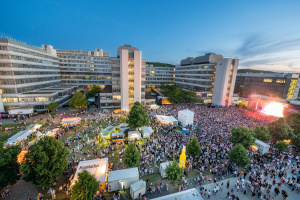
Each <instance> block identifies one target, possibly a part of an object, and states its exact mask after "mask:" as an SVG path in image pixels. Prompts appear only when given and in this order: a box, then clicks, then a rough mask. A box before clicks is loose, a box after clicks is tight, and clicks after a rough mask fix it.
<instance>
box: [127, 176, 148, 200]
mask: <svg viewBox="0 0 300 200" xmlns="http://www.w3.org/2000/svg"><path fill="white" fill-rule="evenodd" d="M145 193H146V182H145V181H143V180H139V181H138V182H135V183H133V184H131V185H130V195H131V198H132V199H138V198H139V195H144V194H145Z"/></svg>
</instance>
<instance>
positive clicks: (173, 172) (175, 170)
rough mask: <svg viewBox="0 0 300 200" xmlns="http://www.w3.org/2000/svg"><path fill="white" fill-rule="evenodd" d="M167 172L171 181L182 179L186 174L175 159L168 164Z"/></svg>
mask: <svg viewBox="0 0 300 200" xmlns="http://www.w3.org/2000/svg"><path fill="white" fill-rule="evenodd" d="M165 172H166V177H167V179H168V180H171V181H180V179H181V177H183V176H184V175H183V174H182V170H181V169H180V167H179V165H178V162H177V161H176V160H175V159H173V161H172V162H170V163H169V164H168V165H167V168H166V169H165Z"/></svg>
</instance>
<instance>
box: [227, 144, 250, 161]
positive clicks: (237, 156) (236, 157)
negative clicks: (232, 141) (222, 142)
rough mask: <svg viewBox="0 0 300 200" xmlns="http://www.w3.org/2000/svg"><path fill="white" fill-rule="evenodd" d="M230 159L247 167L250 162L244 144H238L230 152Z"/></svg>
mask: <svg viewBox="0 0 300 200" xmlns="http://www.w3.org/2000/svg"><path fill="white" fill-rule="evenodd" d="M228 156H229V159H230V160H231V161H232V162H234V163H235V164H237V165H238V166H241V167H245V166H246V165H248V164H250V159H249V158H248V155H247V151H246V149H245V148H244V147H243V145H242V144H237V145H236V146H234V147H233V148H232V149H231V150H230V151H229V153H228Z"/></svg>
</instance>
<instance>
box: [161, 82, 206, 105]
mask: <svg viewBox="0 0 300 200" xmlns="http://www.w3.org/2000/svg"><path fill="white" fill-rule="evenodd" d="M160 88H161V90H163V92H164V94H165V95H166V96H167V97H168V99H169V101H170V102H172V103H196V102H201V100H202V99H201V97H198V96H197V95H196V93H195V92H193V91H185V90H183V89H181V88H180V87H177V86H175V85H161V86H160Z"/></svg>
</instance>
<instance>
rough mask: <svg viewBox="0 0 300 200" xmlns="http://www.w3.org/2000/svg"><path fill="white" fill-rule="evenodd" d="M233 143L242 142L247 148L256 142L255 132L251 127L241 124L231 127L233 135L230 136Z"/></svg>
mask: <svg viewBox="0 0 300 200" xmlns="http://www.w3.org/2000/svg"><path fill="white" fill-rule="evenodd" d="M228 139H229V141H230V142H232V143H233V144H235V145H236V144H242V145H243V146H244V147H245V148H246V149H247V148H249V147H250V146H251V145H253V144H254V142H255V138H254V133H253V131H252V130H251V129H249V128H247V127H244V126H240V127H238V128H235V127H233V128H232V129H231V136H230V137H229V138H228Z"/></svg>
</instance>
